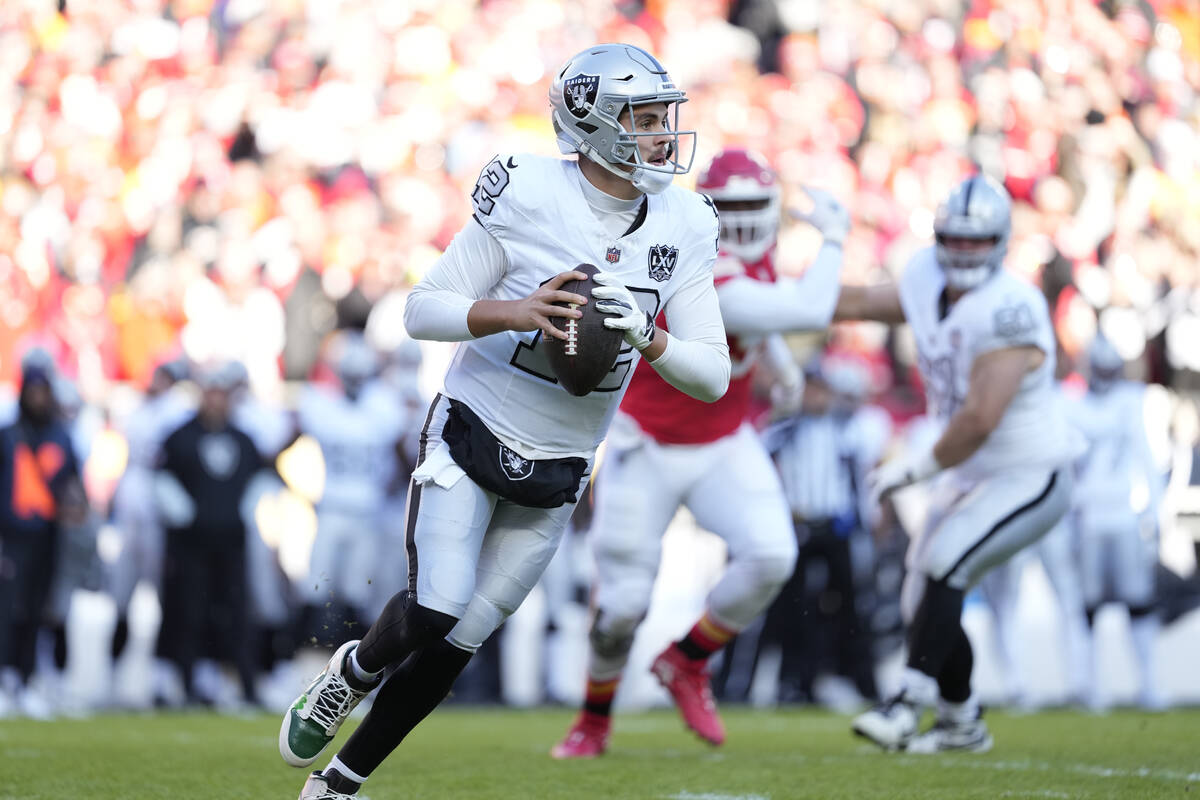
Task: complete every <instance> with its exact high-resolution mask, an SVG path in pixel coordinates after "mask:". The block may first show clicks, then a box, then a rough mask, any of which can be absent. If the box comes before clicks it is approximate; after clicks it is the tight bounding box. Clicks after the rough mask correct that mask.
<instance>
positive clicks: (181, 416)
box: [122, 389, 196, 470]
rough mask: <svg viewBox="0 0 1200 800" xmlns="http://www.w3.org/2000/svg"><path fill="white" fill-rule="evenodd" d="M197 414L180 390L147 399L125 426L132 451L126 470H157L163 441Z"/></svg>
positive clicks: (125, 432)
mask: <svg viewBox="0 0 1200 800" xmlns="http://www.w3.org/2000/svg"><path fill="white" fill-rule="evenodd" d="M195 411H196V409H195V407H194V406H193V405H192V404H191V403H190V402H189V401H188V400H187V399H186V398H185V397H184V396H183V394H182V393H181V392H180V391H178V390H176V389H168V390H167V391H165V392H162V393H160V394H159V395H157V396H156V397H147V398H146V399H145V400H144V401H143V402H142V404H141V405H140V406H138V408H137V410H135V411H134V412H133V413H131V414H130V415H129V417H128V418H127V419H126V420H125V423H124V425H123V426H122V430H123V433H124V435H125V443H126V445H127V446H128V448H129V457H128V461H127V462H126V464H127V467H126V469H145V470H152V469H154V468H155V467H156V466H157V463H158V453H159V450H160V449H161V448H162V444H163V442H165V441H166V440H167V437H168V436H170V435H171V434H172V433H174V432H175V431H176V430H177V429H178V428H179V427H180V426H181V425H183V423H185V422H187V421H188V419H189V418H190V417H191V415H192V414H194V413H195Z"/></svg>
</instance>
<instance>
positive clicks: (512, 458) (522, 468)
mask: <svg viewBox="0 0 1200 800" xmlns="http://www.w3.org/2000/svg"><path fill="white" fill-rule="evenodd" d="M500 467H501V468H502V469H503V470H504V474H505V475H507V476H508V477H509V479H510V480H514V481H523V480H525V479H526V478H528V477H529V476H530V475H532V474H533V462H532V461H530V460H529V459H527V458H522V457H521V455H520V454H519V453H517V452H515V451H513V450H510V449H508V448H507V447H505V446H504V445H500Z"/></svg>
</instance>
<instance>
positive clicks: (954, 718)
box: [939, 695, 979, 723]
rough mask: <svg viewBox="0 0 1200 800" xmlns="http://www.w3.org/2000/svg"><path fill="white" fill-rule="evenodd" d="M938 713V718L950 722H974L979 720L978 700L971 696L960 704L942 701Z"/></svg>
mask: <svg viewBox="0 0 1200 800" xmlns="http://www.w3.org/2000/svg"><path fill="white" fill-rule="evenodd" d="M940 712H941V713H940V714H939V716H940V717H941V718H942V719H946V720H950V721H951V722H959V723H962V722H974V721H975V720H976V719H978V718H979V700H978V699H976V697H975V695H971V696H970V697H968V698H967V699H966V700H964V701H963V702H961V703H951V702H950V701H949V700H942V701H941V709H940Z"/></svg>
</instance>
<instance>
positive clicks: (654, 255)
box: [650, 244, 679, 283]
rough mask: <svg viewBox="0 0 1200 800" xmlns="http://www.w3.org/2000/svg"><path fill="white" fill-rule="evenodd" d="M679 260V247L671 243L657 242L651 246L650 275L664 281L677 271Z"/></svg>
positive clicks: (660, 281)
mask: <svg viewBox="0 0 1200 800" xmlns="http://www.w3.org/2000/svg"><path fill="white" fill-rule="evenodd" d="M678 260H679V248H677V247H671V245H669V244H656V245H654V246H653V247H651V248H650V277H651V278H653V279H654V280H656V281H658V282H659V283H662V282H664V281H666V280H667V279H668V278H670V277H671V273H672V272H674V271H675V262H676V261H678Z"/></svg>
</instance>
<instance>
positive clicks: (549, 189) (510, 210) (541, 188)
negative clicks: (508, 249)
mask: <svg viewBox="0 0 1200 800" xmlns="http://www.w3.org/2000/svg"><path fill="white" fill-rule="evenodd" d="M561 161H562V159H556V158H545V157H543V156H534V155H530V154H529V153H515V154H510V153H501V154H499V155H497V156H495V157H494V158H492V160H491V161H489V162H488V163H487V164H485V165H484V166H483V169H481V170H480V171H479V177H478V178H477V179H476V180H475V187H474V188H473V189H472V190H471V207H472V210H473V211H474V216H475V219H476V221H478V222H479V224H480V225H482V226H483V227H484V228H486V229H487V230H488V231H491V232H492V233H497V232H499V231H501V230H503V229H505V228H507V227H509V226H510V225H511V224H513V223H514V220H515V219H516V218H518V215H520V216H527V214H526V213H524V212H523V211H522V209H531V208H534V207H536V206H539V205H541V204H543V203H547V202H548V203H554V202H555V196H554V195H555V191H554V187H555V186H556V183H555V181H554V177H555V176H554V175H552V174H551V171H552V170H553V169H561Z"/></svg>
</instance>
